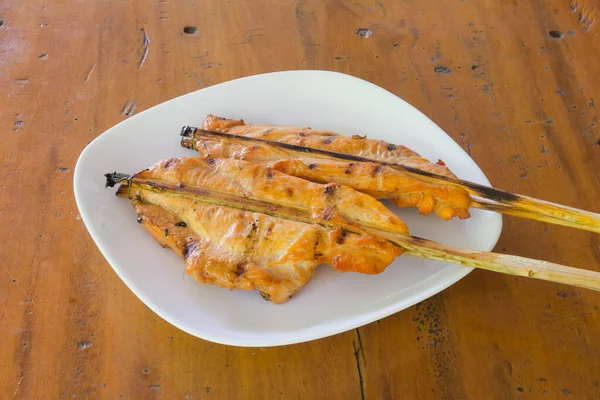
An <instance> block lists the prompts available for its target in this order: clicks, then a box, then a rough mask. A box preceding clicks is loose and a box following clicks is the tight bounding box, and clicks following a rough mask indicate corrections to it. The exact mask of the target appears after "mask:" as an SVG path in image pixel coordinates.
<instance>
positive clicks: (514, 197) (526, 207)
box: [181, 127, 600, 233]
mask: <svg viewBox="0 0 600 400" xmlns="http://www.w3.org/2000/svg"><path fill="white" fill-rule="evenodd" d="M181 136H182V139H181V145H182V146H183V147H187V148H190V149H194V143H193V141H192V138H200V139H206V138H207V139H212V140H215V139H217V140H223V141H229V142H232V143H238V144H242V145H248V144H250V143H251V144H261V145H268V146H272V147H275V148H278V149H279V150H281V151H282V152H283V153H284V154H285V155H287V156H288V157H292V158H293V157H295V158H298V157H305V156H306V155H307V154H310V155H311V157H317V158H328V159H338V160H340V159H341V160H347V161H358V162H370V163H376V164H380V165H385V166H388V167H391V168H395V169H397V170H400V171H402V172H404V173H405V174H407V175H409V176H411V177H413V178H416V179H419V180H421V181H424V182H428V183H437V184H439V183H442V184H447V185H453V186H458V187H461V188H463V189H465V190H466V191H467V192H468V193H469V194H470V195H472V196H474V198H473V201H472V203H471V206H473V207H475V208H480V209H482V210H488V211H494V212H500V213H503V214H507V215H513V216H517V217H522V218H529V219H534V220H537V221H543V222H549V223H553V224H557V225H564V226H569V227H572V228H577V229H582V230H587V231H591V232H596V233H600V214H596V213H592V212H589V211H585V210H579V209H576V208H572V207H568V206H563V205H560V204H556V203H551V202H549V201H545V200H540V199H536V198H533V197H529V196H524V195H519V194H513V193H510V192H506V191H504V190H500V189H495V188H491V187H488V186H484V185H480V184H478V183H474V182H469V181H465V180H462V179H458V178H452V177H448V176H444V175H438V174H435V173H432V172H427V171H423V170H420V169H417V168H413V167H408V166H404V165H401V164H396V163H388V162H384V161H379V160H373V159H370V158H367V157H360V156H355V155H351V154H343V153H337V152H333V151H329V150H323V149H317V148H314V147H304V146H298V145H294V144H289V143H282V142H277V141H273V140H266V139H260V138H252V137H247V136H242V135H235V134H230V133H223V132H215V131H210V130H206V129H201V128H193V127H184V128H183V129H182V130H181Z"/></svg>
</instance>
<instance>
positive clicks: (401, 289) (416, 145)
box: [74, 71, 502, 346]
mask: <svg viewBox="0 0 600 400" xmlns="http://www.w3.org/2000/svg"><path fill="white" fill-rule="evenodd" d="M208 113H213V114H216V115H219V116H224V117H230V118H243V119H244V120H245V121H247V122H248V123H273V124H282V125H296V126H310V127H312V128H319V129H330V130H333V131H337V132H339V133H342V134H348V135H349V134H355V133H360V134H367V135H368V137H370V138H379V139H383V140H386V141H388V142H392V143H396V144H404V145H407V146H409V147H411V148H413V149H414V150H416V151H417V152H419V153H421V154H422V155H423V156H425V157H427V158H429V159H431V160H434V161H437V159H438V158H441V159H443V160H444V161H445V162H446V163H447V165H448V166H449V167H450V168H451V169H452V170H453V171H454V172H455V173H456V175H458V176H459V177H461V178H464V179H467V180H471V181H474V182H478V183H481V184H485V185H489V181H488V180H487V178H486V177H485V175H484V174H483V172H482V171H481V170H480V169H479V168H478V167H477V165H476V164H475V162H473V160H472V159H471V158H470V157H469V156H468V155H467V154H466V153H465V152H464V151H463V150H462V149H461V148H460V147H459V146H458V145H457V144H456V143H455V142H454V141H453V140H452V139H451V138H450V137H449V136H448V135H446V134H445V133H444V132H443V131H442V130H441V129H440V128H439V127H438V126H437V125H435V124H434V123H433V122H432V121H431V120H429V119H428V118H427V117H426V116H425V115H423V114H421V113H420V112H419V111H418V110H416V109H415V108H414V107H412V106H411V105H409V104H408V103H406V102H404V101H403V100H401V99H400V98H398V97H396V96H395V95H393V94H392V93H390V92H388V91H386V90H384V89H381V88H379V87H377V86H375V85H373V84H370V83H368V82H366V81H363V80H360V79H357V78H354V77H351V76H348V75H344V74H339V73H334V72H325V71H289V72H277V73H271V74H264V75H256V76H250V77H247V78H242V79H237V80H234V81H230V82H226V83H222V84H220V85H216V86H212V87H209V88H206V89H203V90H199V91H197V92H194V93H190V94H187V95H185V96H181V97H179V98H176V99H173V100H170V101H167V102H166V103H163V104H160V105H158V106H156V107H153V108H151V109H149V110H147V111H144V112H142V113H140V114H139V115H135V116H133V117H131V118H129V119H127V120H125V121H123V122H121V123H120V124H118V125H116V126H114V127H113V128H111V129H109V130H108V131H106V132H104V133H103V134H102V135H100V136H99V137H98V138H96V140H94V141H93V142H92V143H90V144H89V146H87V147H86V149H85V150H84V151H83V152H82V154H81V156H80V158H79V161H78V162H77V167H76V168H75V178H74V186H75V198H76V200H77V206H78V207H79V210H80V213H81V217H82V218H83V221H84V222H85V225H86V227H87V228H88V230H89V232H90V234H91V236H92V238H93V239H94V241H95V242H96V244H97V245H98V248H99V249H100V251H101V252H102V254H103V255H104V257H106V259H107V260H108V262H109V263H110V264H111V266H112V267H113V268H114V270H115V272H116V273H117V274H118V275H119V276H120V277H121V279H123V281H124V282H125V284H126V285H127V286H128V287H129V288H130V289H131V290H132V291H133V292H134V293H135V294H136V295H137V296H138V297H139V298H140V299H141V300H142V301H143V302H144V303H146V305H147V306H148V307H150V309H152V310H153V311H154V312H156V313H157V314H158V315H160V316H161V317H162V318H164V319H165V320H167V321H169V322H170V323H171V324H173V325H175V326H177V327H178V328H180V329H182V330H184V331H186V332H188V333H190V334H192V335H195V336H197V337H199V338H202V339H206V340H210V341H213V342H218V343H223V344H229V345H238V346H274V345H284V344H290V343H298V342H304V341H308V340H313V339H317V338H321V337H324V336H328V335H333V334H335V333H339V332H343V331H346V330H349V329H352V328H355V327H358V326H361V325H364V324H367V323H369V322H372V321H375V320H377V319H380V318H383V317H385V316H387V315H390V314H392V313H395V312H397V311H400V310H402V309H404V308H407V307H409V306H412V305H413V304H416V303H418V302H419V301H422V300H424V299H426V298H428V297H430V296H432V295H434V294H435V293H437V292H439V291H441V290H443V289H445V288H446V287H448V286H450V285H451V284H453V283H455V282H456V281H458V280H459V279H461V278H462V277H464V276H465V275H466V274H468V273H469V272H470V271H471V269H470V268H465V267H460V266H454V265H450V264H445V263H441V262H435V261H428V260H423V259H418V258H414V257H409V256H403V257H399V258H398V259H397V260H396V261H395V262H394V263H393V264H392V265H390V266H389V267H388V268H387V270H386V271H385V272H384V273H382V274H380V275H374V276H367V275H360V274H355V273H339V272H336V271H334V270H333V269H332V268H331V267H329V266H321V267H320V268H319V269H318V271H317V273H316V276H315V277H314V278H313V279H312V280H311V281H310V282H309V284H308V285H307V286H306V287H304V288H303V289H302V291H301V292H300V293H298V294H297V295H296V296H294V298H293V299H292V300H291V301H289V302H288V303H285V304H282V305H274V304H272V303H270V302H266V301H264V300H263V299H262V298H261V297H260V295H259V294H258V293H257V292H246V291H233V292H230V291H229V290H227V289H223V288H218V287H213V286H209V285H201V284H199V283H197V282H196V281H194V279H192V278H191V277H190V276H187V275H185V273H184V264H183V261H182V260H181V259H179V258H178V257H177V256H176V255H175V254H174V253H173V252H171V251H170V250H166V249H163V248H161V247H160V246H159V245H158V244H157V243H156V242H155V241H154V239H152V238H151V237H150V235H148V234H147V233H146V232H145V231H144V230H143V228H142V227H141V226H140V225H139V224H137V223H136V218H135V211H134V209H133V207H132V206H131V205H130V204H129V202H128V201H126V200H125V199H122V198H117V197H115V189H114V188H113V189H105V188H104V177H103V174H104V173H107V172H112V171H118V172H124V173H133V172H137V171H138V170H141V169H143V168H146V167H148V166H150V165H152V164H154V163H155V162H156V161H158V160H160V159H163V158H169V157H180V156H193V155H194V152H192V151H191V150H187V149H183V148H181V147H180V146H179V131H180V128H181V127H182V126H183V125H200V124H201V123H202V121H203V119H204V117H205V116H206V115H207V114H208ZM394 211H396V212H397V213H398V214H399V215H400V217H401V218H402V219H403V220H404V221H406V223H407V224H408V226H409V228H410V229H411V232H412V233H413V234H416V235H418V236H421V237H426V238H429V239H433V240H437V241H440V242H443V243H447V244H451V245H456V246H461V247H467V248H473V249H479V250H491V249H492V248H493V247H494V245H495V244H496V241H497V240H498V237H499V235H500V231H501V228H502V219H501V217H500V216H499V215H498V214H493V213H489V212H485V211H479V210H473V211H472V218H470V219H468V220H465V221H450V222H448V221H442V220H440V219H439V218H438V217H436V216H429V217H422V216H420V215H418V214H417V213H416V211H415V210H414V209H405V210H399V209H397V208H394Z"/></svg>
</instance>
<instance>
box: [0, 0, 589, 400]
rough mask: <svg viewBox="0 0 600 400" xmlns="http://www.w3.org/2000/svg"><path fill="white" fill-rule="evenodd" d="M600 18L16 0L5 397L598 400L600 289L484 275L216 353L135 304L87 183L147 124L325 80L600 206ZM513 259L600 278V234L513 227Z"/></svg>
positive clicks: (1, 63) (512, 221) (11, 26)
mask: <svg viewBox="0 0 600 400" xmlns="http://www.w3.org/2000/svg"><path fill="white" fill-rule="evenodd" d="M598 9H600V3H598V2H593V1H588V0H571V2H569V1H567V0H560V1H559V0H550V1H542V0H535V1H516V0H504V1H500V0H487V1H484V0H480V1H477V0H452V1H443V2H442V1H437V0H426V1H425V0H412V1H411V0H404V1H392V0H380V1H377V0H348V1H342V0H337V1H320V0H299V1H291V0H271V1H268V0H246V1H245V0H229V1H208V0H188V1H181V2H176V1H173V0H170V1H169V0H157V1H154V2H147V1H142V0H95V1H86V2H84V1H73V0H63V1H51V0H47V1H40V0H32V1H27V2H19V1H17V0H4V1H3V2H1V3H0V89H1V92H0V127H1V129H0V144H1V146H0V161H1V164H0V223H1V225H0V226H1V229H0V243H1V244H0V393H1V394H0V397H2V398H13V397H14V398H20V399H55V398H86V399H87V398H106V399H114V398H144V399H150V398H164V399H204V398H207V399H208V398H215V399H228V398H231V399H262V398H265V399H267V398H268V399H271V398H277V399H279V398H282V399H317V398H327V399H329V398H331V399H333V398H339V399H399V398H408V399H414V398H419V399H466V398H470V399H492V398H495V399H509V398H540V399H543V398H548V399H562V398H577V399H587V398H600V372H599V371H600V311H599V309H598V306H599V305H600V295H599V294H598V293H594V292H591V291H587V290H579V289H575V288H572V287H568V286H564V285H559V284H553V283H547V282H542V281H534V280H528V279H523V278H515V277H511V276H503V275H499V274H494V273H491V272H485V271H474V272H473V273H471V274H470V275H469V276H467V277H466V278H465V279H463V280H461V281H460V282H458V283H457V284H455V285H453V286H452V287H450V288H448V289H446V290H445V291H443V292H442V293H440V294H438V295H436V296H434V297H432V298H430V299H428V300H426V301H424V302H422V303H421V304H418V305H416V306H414V307H411V308H409V309H407V310H405V311H402V312H399V313H397V314H395V315H392V316H390V317H388V318H385V319H383V320H381V321H378V322H375V323H372V324H369V325H367V326H364V327H361V328H359V329H355V330H353V331H349V332H346V333H342V334H339V335H336V336H333V337H329V338H325V339H321V340H317V341H313V342H309V343H304V344H299V345H293V346H285V347H277V348H236V347H230V346H222V345H216V344H213V343H210V342H206V341H203V340H200V339H197V338H195V337H192V336H190V335H188V334H185V333H183V332H181V331H179V330H178V329H176V328H174V327H173V326H171V325H170V324H168V323H167V322H165V321H163V320H161V318H159V317H158V316H157V315H155V314H154V313H153V312H151V311H150V310H149V309H148V308H147V307H146V306H145V305H144V304H143V303H142V302H141V301H140V300H138V299H137V298H136V297H135V296H134V295H133V294H132V293H131V292H130V291H129V289H128V288H127V287H126V286H125V285H124V284H123V283H122V282H121V280H120V279H119V278H118V277H117V275H116V274H115V273H114V272H113V270H112V269H111V267H110V266H109V265H108V264H107V262H106V261H105V259H104V258H103V257H102V256H101V254H100V252H99V251H98V249H97V248H96V246H95V245H94V243H93V242H92V240H91V238H90V236H89V235H88V233H87V231H86V229H85V227H84V225H83V223H82V221H81V219H80V216H79V214H78V210H77V207H76V205H75V201H74V197H73V188H72V178H73V169H74V166H75V163H76V161H77V158H78V156H79V154H80V152H81V151H82V150H83V148H84V147H85V146H86V145H87V144H88V143H89V142H90V141H91V140H92V139H94V138H95V137H97V136H98V135H99V134H101V133H102V132H103V131H105V130H106V129H108V128H110V127H111V126H113V125H114V124H116V123H118V122H120V121H122V120H124V119H125V118H128V117H129V116H131V115H135V114H137V113H139V112H140V111H142V110H144V109H147V108H149V107H152V106H154V105H156V104H159V103H161V102H163V101H165V100H168V99H171V98H174V97H177V96H179V95H182V94H185V93H188V92H191V91H194V90H197V89H201V88H204V87H207V86H210V85H213V84H216V83H219V82H223V81H227V80H230V79H233V78H237V77H242V76H246V75H251V74H257V73H263V72H269V71H279V70H289V69H325V70H333V71H339V72H344V73H347V74H351V75H354V76H357V77H359V78H362V79H366V80H368V81H371V82H373V83H375V84H377V85H380V86H382V87H384V88H386V89H388V90H390V91H392V92H393V93H395V94H397V95H399V96H401V97H402V98H404V99H405V100H407V101H408V102H410V103H412V104H413V105H414V106H416V107H417V108H418V109H420V110H421V111H423V112H424V113H425V114H426V115H428V116H429V117H430V118H431V119H432V120H433V121H435V122H436V123H437V124H438V125H439V126H441V127H442V128H443V129H444V130H445V131H446V132H447V133H448V134H449V135H451V136H452V138H453V139H454V140H456V141H457V142H458V143H459V144H460V145H461V146H463V148H464V149H465V150H467V151H468V152H469V154H470V155H471V156H472V157H473V158H474V159H475V161H476V162H477V163H478V164H479V165H480V166H481V168H482V169H483V171H484V172H485V173H486V174H487V176H488V177H489V178H490V180H491V181H492V183H493V184H494V185H495V186H497V187H500V188H503V189H507V190H509V191H514V192H517V193H522V194H528V195H532V196H535V197H539V198H543V199H547V200H550V201H554V202H558V203H562V204H567V205H571V206H574V207H578V208H583V209H588V210H591V211H595V212H599V211H600V194H599V193H600V175H599V172H598V171H600V133H599V132H598V115H599V113H598V109H599V107H600V104H599V106H596V102H599V103H600V80H599V76H600V70H599V68H598V67H599V65H600V52H599V50H600V49H599V44H598V37H597V36H598V29H599V26H598V22H597V18H598V15H597V13H598V12H597V11H596V10H598ZM186 27H187V29H186ZM359 28H365V29H364V30H363V31H358V32H364V31H366V30H370V32H371V35H370V36H369V35H364V36H361V35H359V34H357V33H356V30H357V29H359ZM184 30H185V31H187V32H189V33H186V32H184ZM194 31H195V32H194ZM366 36H368V37H366ZM496 251H498V252H502V253H509V254H517V255H521V256H526V257H533V258H540V259H545V260H549V261H553V262H558V263H561V264H567V265H573V266H579V267H585V268H588V269H593V270H600V261H599V260H600V240H599V235H597V234H591V233H586V232H579V231H576V230H573V229H568V228H562V227H557V226H552V225H547V224H543V223H539V222H533V221H528V220H521V219H516V218H510V217H505V218H504V230H503V233H502V237H501V238H500V241H499V242H498V245H497V246H496Z"/></svg>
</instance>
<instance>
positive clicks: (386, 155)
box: [182, 115, 471, 219]
mask: <svg viewBox="0 0 600 400" xmlns="http://www.w3.org/2000/svg"><path fill="white" fill-rule="evenodd" d="M202 127H203V129H206V130H210V131H216V132H224V133H229V134H235V135H241V136H247V137H252V138H260V139H263V140H269V141H277V142H281V143H287V144H293V145H299V146H305V147H312V148H317V149H324V150H329V151H334V152H337V153H342V154H351V155H357V156H362V157H367V158H370V159H374V160H379V161H384V162H389V163H397V164H401V165H405V166H409V167H413V168H418V169H421V170H424V171H428V172H433V173H436V174H440V175H445V176H451V177H454V175H453V174H452V173H451V172H450V170H449V169H448V168H447V167H446V166H445V165H443V163H441V162H440V163H439V164H432V163H430V162H429V161H428V160H426V159H424V158H422V157H421V156H419V155H418V154H417V153H415V152H414V151H412V150H410V149H408V148H406V147H404V146H397V145H393V144H389V143H386V142H384V141H381V140H370V139H366V138H364V137H359V136H353V137H348V136H341V135H338V134H336V133H333V132H329V131H317V130H312V129H310V128H293V127H281V126H274V125H246V124H245V123H244V122H243V121H238V120H231V119H224V118H220V117H216V116H214V115H209V116H208V117H207V118H206V120H205V121H204V123H203V125H202ZM182 144H184V145H185V146H188V147H192V148H195V149H196V150H197V151H198V152H199V153H200V155H201V156H203V157H229V158H237V159H243V160H247V161H251V162H254V163H260V164H264V165H268V166H271V167H272V168H274V169H276V170H279V171H282V172H285V173H286V174H290V175H294V176H297V177H300V178H303V179H307V180H310V181H313V182H319V183H328V182H336V183H339V184H342V185H345V186H348V187H351V188H353V189H356V190H359V191H361V192H363V193H367V194H369V195H371V196H374V197H376V198H378V199H389V200H391V201H393V202H394V203H396V204H397V205H398V206H400V207H411V206H412V207H416V208H418V210H419V212H420V213H421V214H425V215H427V214H429V213H430V212H431V211H435V212H436V213H437V214H438V215H439V216H440V217H441V218H443V219H451V218H452V217H454V216H458V217H459V218H468V217H469V211H468V209H469V206H470V203H471V197H470V196H469V194H468V193H467V192H466V190H464V189H462V188H459V187H456V186H452V185H443V184H434V183H428V182H424V181H422V180H419V179H416V178H414V177H411V176H408V175H406V174H404V173H403V172H401V171H399V170H397V169H395V168H391V167H389V166H385V165H381V164H375V163H369V162H349V161H343V160H336V159H329V158H318V159H315V158H311V156H310V155H309V156H307V157H301V158H299V157H298V155H297V154H290V153H289V152H286V150H285V149H281V148H275V147H273V146H269V145H268V144H266V143H265V144H254V145H245V144H243V143H240V142H235V141H227V140H224V139H222V140H218V139H217V138H215V137H211V136H206V135H203V134H202V131H197V132H194V134H193V136H192V137H191V140H189V139H188V140H184V141H182Z"/></svg>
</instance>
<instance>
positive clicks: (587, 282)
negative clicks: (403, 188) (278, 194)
mask: <svg viewBox="0 0 600 400" xmlns="http://www.w3.org/2000/svg"><path fill="white" fill-rule="evenodd" d="M105 176H106V186H107V187H108V186H110V187H113V186H114V185H116V184H122V185H123V186H122V187H121V188H120V189H119V190H118V191H117V195H119V196H123V197H128V198H129V190H125V189H131V187H133V186H137V187H140V188H142V189H144V190H150V191H156V192H163V193H168V194H172V195H182V196H186V197H190V198H193V199H194V200H197V201H201V202H205V203H210V204H216V205H221V206H227V207H233V208H238V209H242V210H246V211H252V212H260V213H263V214H267V215H271V216H274V217H278V218H282V219H288V220H293V221H300V222H304V223H309V224H319V225H323V226H327V227H342V228H344V229H347V230H348V231H352V232H358V233H361V232H362V231H366V232H370V233H372V234H375V235H378V236H379V237H381V238H384V239H386V240H389V241H390V242H392V243H394V244H395V245H397V246H399V247H401V248H403V249H404V250H405V253H406V254H407V255H412V256H416V257H421V258H426V259H430V260H437V261H445V262H451V263H454V264H459V265H464V266H469V267H475V268H480V269H486V270H489V271H494V272H499V273H504V274H509V275H517V276H524V277H528V278H535V279H542V280H546V281H550V282H558V283H564V284H568V285H573V286H578V287H582V288H587V289H592V290H597V291H600V273H599V272H595V271H589V270H582V269H577V268H572V267H567V266H564V265H560V264H554V263H551V262H547V261H541V260H534V259H528V258H524V257H518V256H511V255H505V254H497V253H491V252H484V251H478V250H467V249H461V248H458V247H453V246H448V245H444V244H441V243H437V242H433V241H430V240H426V239H422V238H418V237H415V236H409V235H405V234H402V233H399V232H393V231H389V230H386V229H381V228H380V227H378V226H377V225H376V224H369V223H364V222H360V221H352V222H348V221H344V220H342V219H335V218H334V219H325V218H322V217H321V218H320V217H319V215H320V213H318V212H315V210H313V209H311V208H309V207H305V206H303V205H301V204H294V205H289V204H278V203H274V202H271V201H268V200H264V199H260V198H253V197H243V196H237V195H235V194H231V193H224V192H220V191H218V190H214V189H210V188H204V187H193V186H188V185H186V186H183V187H180V186H178V185H173V184H168V183H165V182H155V181H152V180H143V179H136V177H135V175H134V176H129V175H126V174H119V173H116V172H115V173H109V174H106V175H105Z"/></svg>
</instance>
